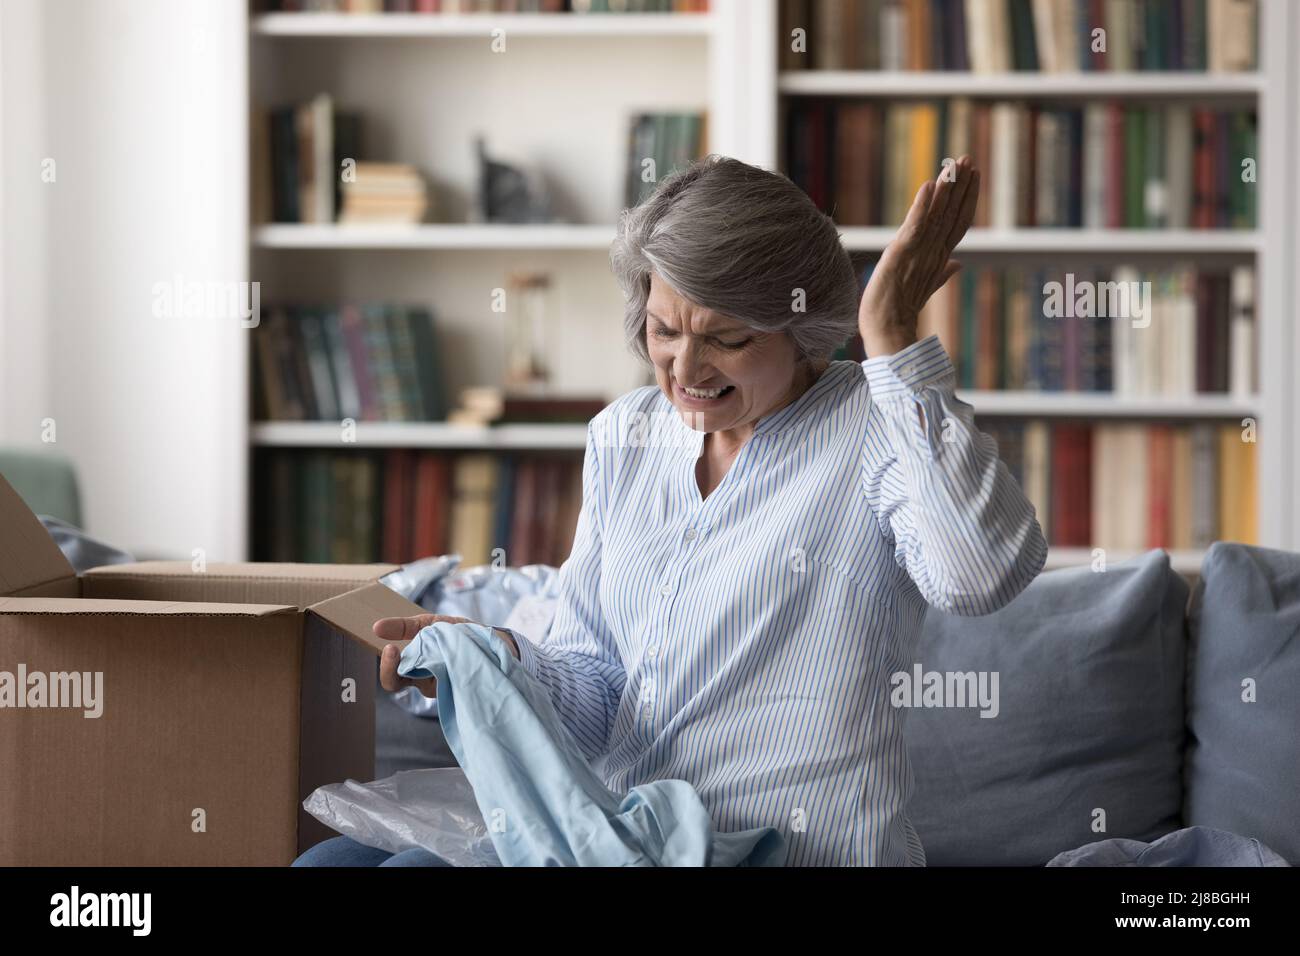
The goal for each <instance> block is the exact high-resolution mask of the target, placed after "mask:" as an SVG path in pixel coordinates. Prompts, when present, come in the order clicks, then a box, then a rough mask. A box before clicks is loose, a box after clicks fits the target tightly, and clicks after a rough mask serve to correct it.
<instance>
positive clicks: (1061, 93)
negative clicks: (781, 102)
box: [777, 70, 1264, 99]
mask: <svg viewBox="0 0 1300 956" xmlns="http://www.w3.org/2000/svg"><path fill="white" fill-rule="evenodd" d="M1262 89H1264V79H1263V77H1261V76H1260V75H1259V74H1258V73H1200V72H1198V73H1175V72H1150V73H1031V72H1020V73H965V72H957V71H950V72H908V71H897V72H893V71H868V70H807V71H803V70H797V71H787V72H784V73H781V74H780V76H779V79H778V80H777V90H778V91H779V92H781V93H786V94H789V95H791V96H1007V97H1014V98H1016V99H1039V98H1043V97H1053V96H1054V97H1070V98H1074V97H1081V98H1097V97H1105V96H1188V97H1205V96H1234V97H1237V96H1240V97H1249V96H1256V95H1258V94H1259V92H1260V91H1261V90H1262Z"/></svg>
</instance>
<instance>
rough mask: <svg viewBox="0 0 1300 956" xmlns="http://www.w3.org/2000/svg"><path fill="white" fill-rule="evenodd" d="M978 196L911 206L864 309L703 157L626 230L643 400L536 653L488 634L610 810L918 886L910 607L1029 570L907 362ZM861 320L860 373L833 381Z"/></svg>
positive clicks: (626, 282) (972, 179) (814, 215)
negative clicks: (516, 664)
mask: <svg viewBox="0 0 1300 956" xmlns="http://www.w3.org/2000/svg"><path fill="white" fill-rule="evenodd" d="M978 194H979V173H978V172H977V171H976V170H974V169H973V168H972V166H971V164H970V161H969V159H968V158H967V157H962V159H961V160H959V161H958V162H957V163H956V164H955V165H950V166H949V167H948V170H947V172H946V173H945V174H941V175H940V176H939V177H938V178H937V179H936V181H934V182H929V183H926V184H925V185H924V186H922V187H921V189H920V191H919V192H918V193H917V195H916V198H915V200H914V201H913V203H912V206H911V209H910V211H909V212H908V214H907V218H906V221H905V222H904V223H903V225H902V227H901V229H900V230H899V232H898V234H897V236H896V237H895V239H894V241H893V242H892V243H891V244H890V245H889V246H888V247H887V248H886V249H885V251H884V253H883V255H882V256H881V258H880V261H879V263H878V265H877V267H876V269H875V270H874V272H873V274H872V278H871V281H870V283H869V284H868V285H867V288H866V290H865V293H864V294H863V295H862V298H861V301H860V302H859V301H858V283H857V280H856V277H855V274H854V270H853V266H852V264H851V262H850V259H849V256H848V254H847V253H846V251H845V250H844V248H843V246H842V245H841V244H840V239H839V236H838V235H837V233H836V229H835V226H834V224H833V223H832V222H831V220H830V219H829V218H827V217H826V216H824V215H823V214H822V213H821V212H819V211H818V210H817V208H816V207H815V206H814V205H813V203H812V202H811V201H810V200H809V199H808V197H807V196H806V195H804V193H803V192H801V191H800V190H799V189H798V188H797V187H796V186H795V185H794V184H793V183H791V182H790V180H788V179H786V178H785V177H783V176H780V175H778V174H775V173H771V172H767V171H765V170H762V169H759V168H756V167H753V166H749V165H746V164H744V163H741V162H738V161H736V160H734V159H726V158H717V157H709V158H708V159H705V160H703V161H701V162H699V163H696V164H695V165H693V166H691V167H690V168H688V169H686V170H685V171H683V172H681V173H679V174H677V175H674V176H673V177H671V178H670V179H667V180H665V181H664V182H663V183H662V184H661V185H660V186H659V188H658V190H657V191H656V192H655V194H654V195H653V196H652V197H651V198H650V199H648V200H647V201H646V202H645V203H643V204H642V205H640V206H638V207H636V208H635V209H631V210H629V211H627V212H625V213H624V214H623V217H622V221H621V223H620V226H619V230H618V235H617V238H616V240H615V242H614V246H613V251H612V254H611V259H612V262H613V267H614V271H615V273H616V275H617V277H618V280H619V282H620V284H621V286H622V288H623V290H624V293H625V297H626V300H627V313H626V326H627V334H628V340H629V342H630V343H631V345H632V347H633V348H635V350H636V351H637V353H638V354H639V355H640V356H641V357H642V358H644V359H646V360H647V361H648V362H649V363H650V364H651V365H652V366H653V367H654V372H655V377H656V380H657V383H658V384H657V386H645V387H643V388H639V389H636V390H634V391H632V392H629V393H627V394H626V395H624V396H622V397H621V398H619V399H617V400H616V401H615V402H613V403H612V404H611V405H610V406H609V407H608V408H606V409H605V410H604V411H602V412H601V414H600V415H599V416H597V418H596V419H594V420H593V422H592V425H591V428H590V429H589V432H588V440H587V449H586V460H585V463H584V468H583V504H582V511H581V516H580V518H579V521H578V527H577V533H576V537H575V540H574V543H573V551H572V553H571V554H570V556H569V559H568V560H567V561H566V562H565V563H564V566H563V568H562V569H561V571H560V587H561V592H562V594H561V598H560V601H559V606H558V610H557V613H556V616H555V619H554V622H553V624H552V627H551V631H550V634H549V637H548V638H547V640H546V641H545V642H544V643H540V644H535V643H532V642H530V641H528V640H526V639H524V638H523V637H521V636H520V635H517V634H513V633H509V634H508V633H507V632H505V631H503V630H498V633H499V634H501V635H502V637H503V638H504V639H506V640H507V641H508V642H509V643H510V645H511V648H512V650H513V652H514V654H515V656H516V657H517V658H518V659H519V661H520V663H521V664H522V665H523V667H524V668H525V669H526V670H527V671H528V673H530V674H531V675H532V676H533V677H535V678H536V679H537V680H538V681H540V682H542V684H543V685H545V687H546V688H547V689H548V690H549V692H550V697H551V700H552V701H553V702H554V705H555V708H556V710H557V711H558V713H559V715H560V716H561V718H562V720H563V721H564V724H565V725H566V727H567V728H568V729H569V730H570V731H571V732H572V735H573V737H574V738H575V739H576V741H577V742H578V743H579V745H580V746H581V747H582V749H583V751H584V752H585V754H586V755H587V757H588V758H589V759H591V760H592V761H593V766H594V768H595V769H596V770H597V772H598V773H600V774H601V776H603V778H604V780H605V782H606V784H607V785H608V786H609V787H610V788H611V789H612V790H616V791H625V790H627V789H629V788H631V787H633V786H635V785H637V784H640V783H644V782H647V781H650V780H654V779H660V778H678V779H683V780H686V781H688V782H690V783H691V784H692V785H693V786H694V787H695V788H696V790H697V791H698V792H699V794H700V796H701V798H702V799H703V801H704V804H705V806H706V807H707V808H708V809H709V811H710V814H711V816H712V818H713V821H714V823H715V825H716V826H717V827H718V829H720V830H740V829H744V828H749V827H760V826H774V827H777V828H778V829H779V830H781V831H782V833H783V834H784V836H785V838H786V842H787V846H788V857H787V862H788V863H790V864H803V865H825V864H867V865H913V866H915V865H923V864H924V862H925V854H924V850H923V848H922V846H921V843H920V841H919V840H918V839H917V835H916V833H915V831H914V830H913V828H912V826H911V824H910V823H909V821H908V819H907V814H906V810H907V804H908V798H909V794H910V791H911V788H912V785H913V780H912V774H911V770H910V767H909V765H908V762H907V753H906V750H905V748H904V745H903V734H902V730H903V719H904V712H902V711H898V710H896V709H895V708H894V707H892V706H891V704H890V700H889V683H888V682H889V677H890V675H891V674H892V673H894V672H896V671H900V670H905V669H908V668H910V666H911V663H912V654H913V649H914V647H915V644H916V640H917V636H918V633H919V631H920V627H921V620H922V617H923V615H924V614H925V611H926V605H927V604H928V605H929V606H931V607H934V608H937V609H938V610H940V611H943V612H946V613H949V614H986V613H989V612H990V611H993V610H995V609H996V608H998V607H1000V606H1002V605H1004V604H1006V603H1007V602H1008V601H1010V600H1011V599H1012V598H1013V597H1014V596H1015V595H1016V594H1017V593H1018V592H1019V591H1020V590H1021V589H1022V588H1024V587H1025V585H1026V584H1028V583H1029V581H1030V580H1032V579H1033V577H1034V576H1035V575H1036V574H1037V573H1038V572H1039V570H1040V569H1041V568H1042V565H1043V561H1044V559H1045V556H1046V545H1045V543H1044V541H1043V537H1042V533H1041V531H1040V530H1039V527H1038V523H1037V521H1036V520H1035V517H1034V510H1033V507H1032V506H1031V505H1030V504H1029V502H1028V501H1027V500H1026V499H1025V497H1024V495H1023V494H1022V493H1021V491H1020V489H1019V488H1018V487H1017V486H1016V484H1015V482H1014V480H1013V479H1012V478H1011V476H1010V474H1009V473H1008V471H1007V469H1006V467H1005V466H1004V465H1003V464H1002V463H1001V462H1000V461H999V460H998V458H997V454H996V449H995V445H994V442H993V440H992V439H991V438H989V437H988V436H986V435H984V434H982V433H981V432H979V431H978V430H976V428H975V426H974V424H973V418H972V409H971V407H970V406H969V405H967V404H965V403H963V402H961V401H960V400H958V399H957V397H956V396H955V395H954V393H953V386H954V372H953V367H952V364H951V363H950V361H949V358H948V356H947V355H946V354H945V353H944V350H943V348H942V346H941V345H940V343H939V340H938V339H937V338H936V337H934V336H931V337H929V338H926V339H924V340H921V341H917V316H918V313H919V311H920V309H921V307H922V305H923V304H924V303H925V301H926V300H927V299H928V298H929V296H930V295H931V294H932V293H933V292H935V291H936V290H937V289H938V288H939V287H940V286H941V285H943V283H944V282H945V281H947V279H948V278H949V277H950V276H952V275H953V274H954V273H955V272H956V271H957V269H958V268H959V265H958V263H956V262H955V261H953V260H951V259H950V258H949V256H950V254H951V253H952V251H953V248H954V247H955V246H956V245H957V243H958V241H959V240H960V239H961V238H962V236H963V235H964V234H965V232H966V230H967V228H968V227H969V225H970V223H971V219H972V217H973V215H974V210H975V204H976V198H977V196H978ZM855 321H856V327H857V330H858V331H859V332H860V333H861V335H862V341H863V343H864V345H865V347H866V351H867V354H868V355H869V358H868V359H867V360H866V361H864V362H862V363H861V364H859V363H857V362H852V361H834V362H832V361H828V356H829V355H830V354H831V353H832V352H833V351H834V349H835V348H836V347H838V346H840V345H842V344H843V343H844V342H845V340H846V339H847V338H848V337H849V335H850V334H851V333H852V332H853V329H854V326H855ZM647 422H650V423H652V424H653V427H648V428H647V427H644V425H645V423H647ZM432 620H434V618H432V617H423V618H414V619H410V620H399V619H393V620H388V621H383V622H380V623H379V624H377V625H376V633H377V634H379V635H380V637H382V638H384V639H390V640H400V639H403V638H408V639H409V638H411V637H413V636H414V635H415V634H416V633H417V632H418V631H419V629H420V628H421V627H423V626H424V625H425V624H427V623H429V622H430V621H432ZM451 620H459V619H451ZM397 650H398V648H397V647H396V646H390V647H388V648H387V649H386V651H385V654H384V656H383V658H382V663H381V673H382V680H383V682H384V686H385V687H387V688H388V689H390V690H396V689H397V688H399V687H401V686H403V685H405V684H408V683H411V681H408V680H406V679H403V678H400V677H398V675H397V673H396V664H397V659H398V654H397ZM419 683H420V686H421V687H422V689H423V690H424V691H425V692H426V693H432V691H433V688H432V687H430V686H429V685H428V682H427V681H425V682H419Z"/></svg>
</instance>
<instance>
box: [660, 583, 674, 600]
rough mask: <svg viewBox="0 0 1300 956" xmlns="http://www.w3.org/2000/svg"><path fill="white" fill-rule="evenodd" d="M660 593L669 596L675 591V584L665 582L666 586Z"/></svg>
mask: <svg viewBox="0 0 1300 956" xmlns="http://www.w3.org/2000/svg"><path fill="white" fill-rule="evenodd" d="M659 593H660V594H662V595H664V596H665V597H667V596H668V595H669V594H672V593H673V586H672V585H671V584H664V586H663V587H661V588H660V589H659Z"/></svg>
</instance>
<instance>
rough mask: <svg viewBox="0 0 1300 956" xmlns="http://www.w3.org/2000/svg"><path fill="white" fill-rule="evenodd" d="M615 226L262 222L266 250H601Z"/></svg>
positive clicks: (260, 241)
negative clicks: (264, 223)
mask: <svg viewBox="0 0 1300 956" xmlns="http://www.w3.org/2000/svg"><path fill="white" fill-rule="evenodd" d="M613 239H614V227H613V226H575V225H536V226H531V225H519V226H512V225H475V224H472V223H467V224H463V225H462V224H420V225H392V226H388V225H342V226H340V225H333V224H322V225H311V224H308V225H298V224H295V223H277V224H274V225H263V226H257V227H256V228H255V230H254V233H253V241H254V242H255V243H256V245H257V246H258V247H259V248H262V249H600V250H608V249H609V244H610V243H611V242H612V241H613Z"/></svg>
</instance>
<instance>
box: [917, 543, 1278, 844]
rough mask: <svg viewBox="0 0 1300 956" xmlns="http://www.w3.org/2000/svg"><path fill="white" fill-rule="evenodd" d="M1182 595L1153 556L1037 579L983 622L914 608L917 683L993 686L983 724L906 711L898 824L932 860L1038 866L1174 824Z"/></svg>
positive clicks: (933, 710)
mask: <svg viewBox="0 0 1300 956" xmlns="http://www.w3.org/2000/svg"><path fill="white" fill-rule="evenodd" d="M1187 596H1188V585H1187V582H1186V581H1184V580H1183V578H1182V577H1180V576H1179V575H1178V574H1176V573H1175V572H1174V571H1173V570H1172V569H1171V568H1170V566H1169V556H1168V555H1167V554H1166V553H1165V552H1163V551H1150V552H1148V553H1146V554H1144V555H1141V556H1139V557H1136V558H1133V559H1131V560H1129V561H1126V562H1123V563H1118V564H1113V565H1109V566H1108V567H1107V569H1106V570H1105V571H1101V572H1097V571H1093V570H1091V568H1068V569H1062V570H1057V571H1049V572H1047V573H1045V574H1041V575H1039V577H1038V578H1037V579H1036V580H1035V581H1034V582H1033V583H1032V584H1030V585H1029V587H1028V588H1026V589H1025V591H1024V592H1023V593H1021V594H1020V595H1019V596H1018V597H1017V598H1016V599H1015V600H1014V601H1012V602H1011V603H1010V604H1008V605H1007V606H1006V607H1004V608H1002V609H1001V610H999V611H997V612H995V613H993V614H990V615H987V616H985V617H956V616H950V615H946V614H942V613H940V612H938V611H935V610H933V609H931V610H930V611H928V612H927V614H926V618H925V623H924V627H923V628H922V633H921V638H920V642H919V644H918V647H917V653H916V656H915V660H916V661H919V662H920V664H921V668H922V672H923V674H924V672H930V671H933V672H937V673H939V674H946V673H948V672H951V673H962V672H975V673H976V674H977V675H978V674H979V673H980V672H984V673H985V674H987V675H989V680H988V686H989V687H990V688H991V687H992V686H993V685H992V680H991V678H992V675H993V674H996V675H997V688H998V695H997V696H998V700H997V708H996V716H990V717H981V716H980V713H981V711H980V709H978V708H973V707H966V708H960V707H933V706H913V707H912V708H911V710H910V712H909V713H908V714H907V719H906V721H905V731H904V737H905V739H906V741H907V749H908V754H909V756H910V758H911V762H912V768H913V773H914V774H915V777H916V789H915V790H914V792H913V797H912V802H911V804H910V808H909V810H908V816H909V818H910V819H911V821H912V824H913V826H914V827H915V828H916V832H917V834H918V835H919V836H920V838H921V843H922V844H923V845H924V847H925V852H926V859H927V862H928V864H929V865H931V866H945V865H946V866H966V865H981V864H983V865H1016V866H1042V865H1044V864H1046V863H1047V861H1048V860H1050V859H1051V858H1052V857H1054V856H1055V855H1056V854H1058V853H1060V852H1061V851H1063V850H1070V849H1074V848H1076V847H1079V846H1082V845H1083V844H1085V843H1090V842H1093V841H1096V840H1104V839H1109V838H1113V837H1125V838H1128V839H1133V840H1142V841H1152V840H1155V839H1158V838H1159V837H1161V836H1164V835H1165V834H1166V833H1169V832H1171V831H1173V830H1175V829H1177V828H1178V827H1179V826H1180V811H1181V809H1182V776H1181V771H1182V757H1183V748H1184V744H1185V735H1184V723H1183V717H1184V712H1183V709H1184V696H1183V691H1184V683H1183V679H1184V663H1185V651H1186V645H1185V618H1184V612H1185V609H1186V606H1187ZM913 683H914V682H913ZM954 686H956V685H955V684H954ZM913 703H916V702H915V701H913ZM985 711H986V712H991V711H992V708H985ZM1101 827H1104V829H1101ZM1266 842H1267V841H1266Z"/></svg>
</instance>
